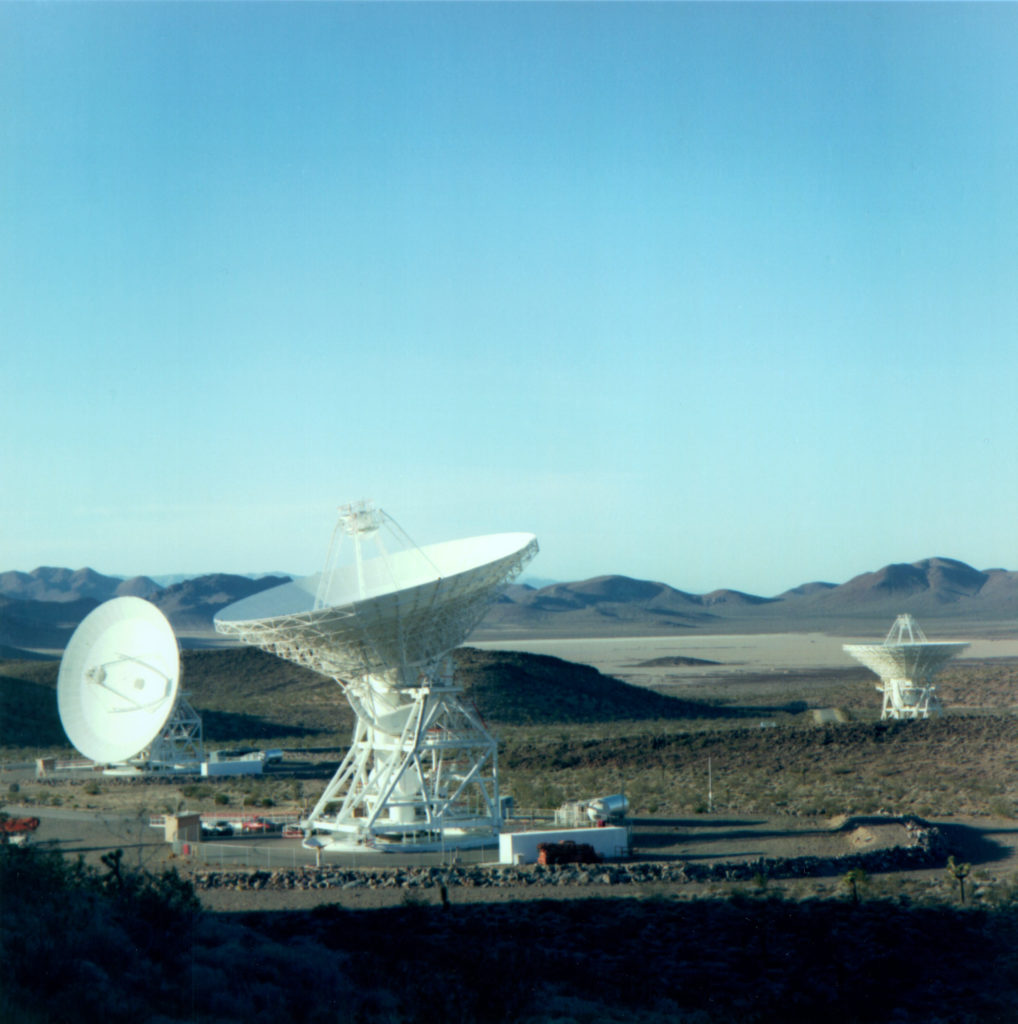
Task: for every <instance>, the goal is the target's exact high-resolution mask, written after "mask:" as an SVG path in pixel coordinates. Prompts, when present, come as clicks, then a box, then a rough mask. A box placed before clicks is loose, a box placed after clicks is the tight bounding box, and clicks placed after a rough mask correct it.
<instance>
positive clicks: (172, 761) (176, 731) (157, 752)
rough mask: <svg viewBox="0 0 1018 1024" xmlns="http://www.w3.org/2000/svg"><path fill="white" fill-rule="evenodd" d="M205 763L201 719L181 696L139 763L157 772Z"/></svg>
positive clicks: (138, 760) (139, 759) (181, 695)
mask: <svg viewBox="0 0 1018 1024" xmlns="http://www.w3.org/2000/svg"><path fill="white" fill-rule="evenodd" d="M204 760H205V746H204V743H203V740H202V722H201V716H200V715H199V714H198V712H197V711H195V710H194V708H193V707H191V705H190V704H189V703H188V702H187V701H186V700H185V699H184V695H183V694H180V695H179V696H178V697H177V703H176V704H175V705H174V707H173V711H172V712H170V717H169V718H168V719H167V720H166V724H165V725H164V726H163V728H162V730H161V732H160V733H159V735H158V736H157V737H156V738H155V739H154V740H153V741H152V743H151V744H150V745H149V748H148V750H147V751H146V752H144V753H143V754H142V755H141V757H140V758H138V759H137V761H136V763H138V764H141V765H144V766H145V767H147V768H150V769H154V770H156V771H158V770H160V769H172V768H174V767H175V766H177V765H196V764H200V763H201V762H202V761H204Z"/></svg>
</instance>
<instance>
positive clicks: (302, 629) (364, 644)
mask: <svg viewBox="0 0 1018 1024" xmlns="http://www.w3.org/2000/svg"><path fill="white" fill-rule="evenodd" d="M536 553H537V540H536V538H535V537H534V535H533V534H530V533H499V534H492V535H489V536H486V537H471V538H469V539H467V540H458V541H449V542H446V543H443V544H431V545H428V546H426V547H423V548H413V549H411V550H405V551H398V552H394V553H392V554H390V555H386V556H377V557H374V558H368V559H364V560H360V559H358V560H357V561H356V562H355V563H354V564H352V565H349V566H345V567H342V568H338V569H335V570H333V571H331V572H330V571H329V569H328V568H327V569H326V571H325V572H323V573H316V574H315V575H313V576H307V577H304V578H303V579H299V580H295V581H294V582H292V583H284V584H283V585H282V586H279V587H273V588H272V589H271V590H263V591H262V592H261V593H259V594H254V595H252V596H251V597H248V598H245V599H244V600H243V601H237V602H236V603H235V604H231V605H230V606H229V607H227V608H224V609H223V610H222V611H220V612H219V613H218V614H217V615H216V617H215V625H216V629H217V630H218V631H219V632H220V633H225V634H229V635H233V636H239V637H240V638H241V639H243V640H245V641H246V642H247V643H250V644H254V645H255V646H258V647H263V648H265V649H266V650H270V651H271V652H272V653H274V654H278V655H279V656H280V657H282V658H287V659H289V660H291V661H296V662H298V663H300V664H306V665H309V666H310V667H312V668H316V669H317V670H318V671H320V672H324V673H326V674H327V675H332V676H339V677H341V678H347V677H350V676H359V675H363V674H364V673H366V672H384V671H386V670H388V669H393V668H415V667H417V666H420V665H425V664H428V663H429V662H432V661H434V660H435V659H436V658H439V657H441V655H443V654H445V653H446V652H447V651H450V650H452V648H454V647H457V646H458V645H459V644H461V643H462V642H463V641H464V640H465V639H466V637H467V635H468V634H469V633H470V631H471V630H472V629H473V628H474V627H475V626H476V625H477V624H478V623H479V622H480V621H481V619H482V618H484V615H485V613H486V612H487V610H488V605H489V603H490V599H491V598H492V597H493V595H494V594H495V592H497V590H498V588H499V587H501V586H502V584H504V583H505V582H506V581H507V580H508V579H511V578H512V577H513V576H515V575H516V574H517V573H518V572H519V571H520V569H521V568H522V567H523V566H524V565H525V564H526V563H527V562H529V561H530V560H531V558H533V557H534V555H535V554H536ZM411 681H412V680H409V679H407V680H404V682H406V683H409V682H411ZM397 685H398V683H397Z"/></svg>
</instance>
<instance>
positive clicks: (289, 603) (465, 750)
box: [215, 502, 537, 848]
mask: <svg viewBox="0 0 1018 1024" xmlns="http://www.w3.org/2000/svg"><path fill="white" fill-rule="evenodd" d="M341 549H342V550H341ZM344 554H345V555H346V556H347V557H346V561H345V562H344V561H341V560H340V559H341V556H342V555H344ZM536 554H537V540H536V538H535V537H534V535H533V534H530V533H499V534H492V535H489V536H484V537H471V538H469V539H466V540H457V541H448V542H446V543H442V544H431V545H428V546H426V547H423V548H419V547H417V546H415V545H414V543H413V541H411V540H410V538H409V537H407V536H406V534H404V533H403V531H402V530H401V529H400V528H399V526H398V525H397V524H396V523H395V521H394V520H392V519H391V518H390V517H389V516H387V515H386V514H385V513H384V512H383V511H382V510H381V509H376V508H375V507H374V506H372V505H370V504H368V503H366V502H358V503H356V504H353V505H346V506H343V507H342V508H341V509H340V515H339V522H338V524H337V526H336V531H335V533H334V534H333V540H332V544H331V546H330V549H329V555H328V557H327V559H326V565H325V569H324V570H323V571H322V572H321V573H318V574H317V575H315V576H309V577H306V578H305V579H301V580H296V581H294V582H292V583H287V584H284V585H283V586H280V587H274V588H273V589H271V590H266V591H263V592H262V593H260V594H255V595H253V596H251V597H249V598H246V599H244V600H243V601H238V602H237V603H236V604H232V605H230V606H229V607H227V608H224V609H223V610H222V611H221V612H219V613H218V615H216V617H215V626H216V629H217V630H218V631H219V632H220V633H223V634H226V635H228V636H236V637H238V638H240V639H241V640H243V641H244V642H246V643H249V644H252V645H254V646H256V647H261V648H262V649H263V650H266V651H269V652H270V653H272V654H276V655H278V656H279V657H281V658H286V659H287V660H288V661H292V662H295V663H296V664H299V665H306V666H307V667H309V668H312V669H314V670H315V671H317V672H321V673H322V674H324V675H327V676H331V677H332V678H333V679H335V680H336V682H337V683H339V685H340V687H341V688H342V690H343V693H344V694H345V696H346V698H347V700H348V701H349V702H350V705H351V707H352V708H353V711H354V714H355V715H356V718H357V721H356V725H355V727H354V735H353V738H352V741H351V744H350V748H349V750H348V752H347V755H346V757H345V758H344V760H343V762H342V763H341V764H340V766H339V768H338V770H337V771H336V774H335V776H334V777H333V779H332V781H331V782H330V783H329V785H328V786H327V787H326V789H325V792H324V793H323V794H322V797H321V798H320V799H319V801H318V803H317V805H316V806H315V808H314V810H313V811H312V812H311V814H310V815H309V816H308V817H307V819H306V820H305V821H304V822H303V826H304V828H305V831H306V832H307V833H308V834H310V832H312V831H314V830H321V831H326V832H331V833H333V834H334V835H335V836H337V837H338V838H337V839H336V842H337V843H338V844H340V845H342V844H344V843H350V842H352V843H354V844H355V845H358V846H362V845H374V844H376V843H377V842H386V843H393V842H399V843H400V844H402V845H403V846H404V847H407V846H417V847H418V848H422V847H424V846H426V845H427V844H429V843H435V842H438V841H441V842H442V843H454V844H461V843H467V842H470V843H472V842H474V841H485V837H487V839H488V840H490V838H491V837H492V836H493V835H494V834H497V832H498V831H499V829H500V827H501V810H500V804H499V795H498V764H497V761H498V755H497V744H496V742H495V740H494V738H493V737H492V736H491V735H490V734H489V733H488V731H487V729H486V728H485V726H484V723H483V722H482V721H481V719H480V716H479V715H478V713H477V710H476V709H475V708H474V707H473V706H472V704H471V702H470V701H469V700H467V699H465V698H464V696H463V694H462V690H461V689H460V688H459V687H458V686H456V685H455V683H454V681H453V672H452V667H451V663H448V659H446V661H447V664H444V665H443V664H441V662H442V660H443V657H444V656H445V655H446V654H447V653H448V652H449V651H451V650H452V649H453V648H454V647H457V646H459V644H461V643H462V642H463V641H464V640H465V639H466V638H467V636H468V635H469V634H470V632H471V630H472V629H473V628H474V627H475V626H476V625H477V624H478V623H479V622H480V621H481V619H483V618H484V616H485V614H486V613H487V611H488V608H489V607H490V605H491V603H492V601H493V600H494V599H495V596H496V594H497V593H498V591H499V589H500V588H501V586H502V585H503V584H504V583H506V582H508V581H509V580H510V579H512V578H513V577H514V576H516V575H517V573H519V571H520V570H521V569H522V568H523V566H524V565H526V564H527V563H528V562H529V561H530V560H531V559H532V558H533V557H534V555H536Z"/></svg>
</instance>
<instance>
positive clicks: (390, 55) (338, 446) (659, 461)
mask: <svg viewBox="0 0 1018 1024" xmlns="http://www.w3.org/2000/svg"><path fill="white" fill-rule="evenodd" d="M1016 97H1018V6H1016V5H1014V4H990V5H974V4H962V5H948V4H938V5H923V4H900V5H895V4H892V5H851V4H847V5H826V4H793V5H787V6H786V5H783V4H760V5H735V4H693V5H685V4H652V5H639V4H637V5H631V4H586V3H570V4H562V5H558V4H542V3H534V4H522V5H515V4H500V5H495V4H476V5H475V4H447V5H430V4H426V3H424V4H379V5H367V4H365V5H361V4H308V5H276V4H250V5H249V4H242V3H233V4H214V5H213V4H196V3H193V4H170V5H161V4H111V5H105V4H85V5H72V4H10V3H5V4H2V5H0V382H2V395H3V398H2V401H0V430H2V439H3V447H2V464H0V465H2V482H3V485H2V488H0V570H6V569H21V570H26V571H27V570H30V569H32V568H35V567H36V566H38V565H61V566H69V567H71V568H79V567H81V566H84V565H89V566H92V567H93V568H95V569H97V570H99V571H101V572H106V573H116V574H135V573H147V574H153V575H154V574H160V573H171V572H188V573H199V572H208V571H218V570H222V571H232V572H253V571H263V570H283V571H287V572H294V573H305V572H313V571H315V570H317V569H318V568H320V566H321V563H322V561H323V559H324V557H325V551H326V547H327V544H328V539H329V535H330V533H331V529H332V525H333V519H334V511H335V507H336V506H337V505H338V504H340V503H342V502H345V501H351V500H355V499H358V498H362V497H364V498H371V499H374V500H375V501H376V502H377V503H378V504H380V505H381V506H382V507H384V508H385V509H386V510H387V511H388V512H389V513H390V514H391V515H393V516H394V517H395V518H396V520H397V521H398V522H399V523H400V524H401V525H402V526H403V528H404V529H405V530H406V531H407V532H408V533H409V534H410V535H411V536H412V537H414V538H415V539H416V540H417V541H418V542H419V543H426V542H431V541H436V540H445V539H450V538H453V537H457V536H468V535H472V534H478V533H489V532H499V531H503V530H528V531H533V532H534V533H536V534H537V535H538V538H539V540H540V543H541V547H542V554H541V556H540V557H539V558H538V560H536V561H535V562H534V563H533V564H532V566H531V568H530V572H532V573H533V574H534V575H536V576H541V577H546V578H553V579H560V580H577V579H584V578H587V577H589V576H594V575H599V574H602V573H623V574H626V575H630V576H635V577H640V578H646V579H655V580H661V581H664V582H667V583H669V584H671V585H673V586H676V587H679V588H681V589H684V590H690V591H695V592H704V591H708V590H711V589H714V588H717V587H722V586H727V587H735V588H737V589H742V590H747V591H751V592H754V593H758V594H764V595H773V594H777V593H779V592H781V591H783V590H785V589H787V588H789V587H792V586H795V585H797V584H799V583H803V582H806V581H809V580H815V579H823V580H828V581H831V582H835V583H837V582H842V581H844V580H846V579H848V578H849V577H851V576H853V575H855V574H856V573H858V572H863V571H867V570H870V569H876V568H879V567H880V566H882V565H884V564H886V563H888V562H893V561H914V560H916V559H919V558H923V557H927V556H932V555H944V556H950V557H955V558H960V559H962V560H964V561H967V562H969V563H970V564H973V565H975V566H976V567H977V568H990V567H998V566H999V567H1004V568H1010V569H1016V568H1018V187H1016V183H1018V101H1016Z"/></svg>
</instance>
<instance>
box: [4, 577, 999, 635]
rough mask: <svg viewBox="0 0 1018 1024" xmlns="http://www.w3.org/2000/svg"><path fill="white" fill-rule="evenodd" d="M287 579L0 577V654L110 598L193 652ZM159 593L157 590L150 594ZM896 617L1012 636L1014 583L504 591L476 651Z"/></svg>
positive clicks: (959, 580)
mask: <svg viewBox="0 0 1018 1024" xmlns="http://www.w3.org/2000/svg"><path fill="white" fill-rule="evenodd" d="M286 579H287V577H285V576H269V577H263V578H261V579H251V578H249V577H247V576H236V575H231V574H226V573H215V574H211V575H207V576H198V577H195V578H194V579H189V580H186V581H184V582H182V583H176V584H174V585H173V586H170V587H165V588H161V587H159V586H158V584H155V583H154V582H153V581H152V580H150V579H148V578H147V577H136V578H135V579H133V580H127V581H124V580H119V579H116V578H114V577H107V576H102V575H101V574H99V573H96V572H93V571H92V570H90V569H80V570H77V571H73V572H72V571H71V570H69V569H51V568H46V569H36V570H35V571H34V572H32V573H16V572H8V573H3V574H0V645H6V646H8V647H12V648H23V649H29V650H33V649H34V650H40V649H48V650H59V649H61V648H62V647H63V646H64V645H65V644H66V642H67V640H68V638H69V637H70V634H71V633H72V632H73V630H74V628H75V626H76V625H77V624H78V622H80V621H81V619H82V618H84V616H85V615H87V614H88V612H89V611H91V610H92V608H94V607H95V606H96V605H98V604H99V603H101V602H102V601H104V600H108V599H109V598H110V597H116V596H120V595H122V594H124V593H135V594H138V595H139V596H144V597H147V598H148V599H149V600H151V601H152V603H153V604H155V605H156V606H157V607H159V608H160V609H161V610H162V611H163V612H164V614H165V615H166V616H167V617H168V618H169V620H170V622H171V623H172V624H173V626H174V628H175V629H176V630H177V632H178V634H182V635H184V636H186V637H189V638H190V639H189V640H188V642H194V643H197V644H199V645H200V643H201V641H202V638H203V637H206V638H207V637H209V636H211V635H212V633H213V627H212V617H213V615H215V613H216V612H217V611H219V610H220V609H221V608H224V607H225V606H226V605H228V604H231V603H232V602H233V601H237V600H240V599H241V598H243V597H247V596H249V595H250V594H254V593H257V592H258V591H260V590H264V589H266V588H268V587H271V586H276V585H278V584H280V583H283V582H285V581H286ZM150 588H154V589H150ZM902 612H910V613H912V614H914V615H915V616H916V617H917V618H918V619H919V620H920V621H921V622H927V621H931V622H934V623H935V625H936V628H937V629H938V631H939V629H941V628H943V627H944V626H945V625H946V624H947V623H948V622H951V623H955V622H956V623H959V624H965V625H966V627H968V628H969V629H970V630H971V628H972V627H973V626H978V627H980V628H981V629H982V630H983V631H985V632H989V633H1002V632H1013V630H1014V629H1015V628H1016V627H1018V572H1013V571H1008V570H1005V569H986V570H978V569H974V568H972V566H970V565H966V564H965V563H964V562H959V561H957V560H954V559H950V558H927V559H923V560H922V561H919V562H913V563H911V564H894V565H887V566H884V567H883V568H882V569H879V570H877V571H875V572H866V573H862V574H860V575H858V576H855V577H853V578H852V579H850V580H848V581H847V582H845V583H842V584H833V583H824V582H813V583H804V584H802V585H800V586H798V587H794V588H792V589H791V590H788V591H785V592H784V593H783V594H780V595H778V596H777V597H758V596H756V595H753V594H745V593H742V592H740V591H736V590H715V591H712V592H711V593H708V594H691V593H687V592H685V591H682V590H676V589H675V588H674V587H670V586H668V585H667V584H665V583H656V582H651V581H647V580H636V579H631V578H629V577H627V576H598V577H595V578H593V579H589V580H582V581H580V582H576V583H555V584H551V585H549V586H544V587H540V588H537V589H535V588H533V587H529V586H526V585H520V584H514V585H511V586H509V587H507V588H506V589H505V591H504V592H503V594H502V595H501V596H500V598H499V600H498V601H497V602H496V603H495V605H494V606H493V607H492V609H491V611H490V612H489V614H488V616H487V617H486V618H485V620H484V622H483V623H482V624H481V626H480V628H479V629H478V630H477V631H476V632H475V633H474V634H473V638H474V639H478V640H481V639H499V638H509V637H520V636H541V635H550V636H553V635H557V636H626V635H628V636H633V635H641V634H644V635H652V634H658V635H660V634H675V633H684V632H687V631H695V630H700V631H705V630H712V631H716V632H777V631H786V630H787V631H802V630H813V629H816V630H827V631H831V632H837V631H839V630H859V629H863V628H865V629H866V630H867V631H879V630H880V629H881V628H883V629H886V628H887V627H888V626H889V625H890V623H891V622H892V621H893V619H894V617H895V616H896V615H898V614H900V613H902Z"/></svg>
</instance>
